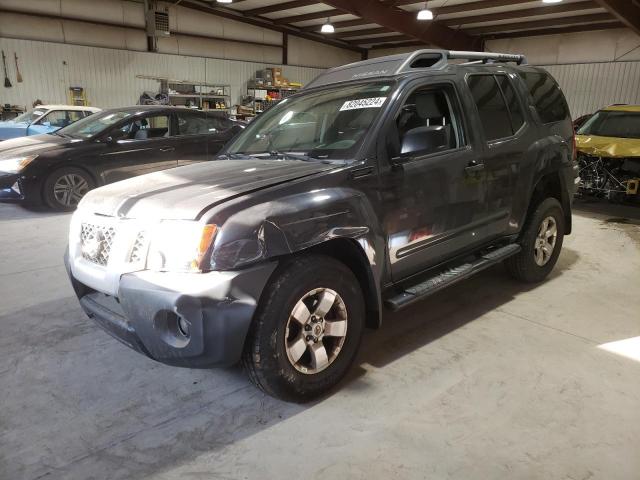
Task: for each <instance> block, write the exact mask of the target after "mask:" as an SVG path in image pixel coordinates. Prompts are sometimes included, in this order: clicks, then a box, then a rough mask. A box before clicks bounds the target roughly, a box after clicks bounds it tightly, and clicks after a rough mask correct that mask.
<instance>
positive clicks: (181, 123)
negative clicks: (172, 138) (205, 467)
mask: <svg viewBox="0 0 640 480" xmlns="http://www.w3.org/2000/svg"><path fill="white" fill-rule="evenodd" d="M233 125H234V124H233V122H232V121H231V120H229V119H227V118H226V117H224V116H223V115H221V114H220V113H219V112H206V113H204V112H189V111H185V112H179V113H178V138H177V142H176V148H177V159H178V165H189V164H190V163H197V162H202V161H204V160H210V159H212V158H213V157H214V156H215V155H216V154H217V153H218V152H219V151H220V150H221V149H222V147H223V146H224V144H225V143H227V142H228V141H229V140H230V139H231V138H232V137H233V136H234V134H235V130H234V129H233V128H232V127H233Z"/></svg>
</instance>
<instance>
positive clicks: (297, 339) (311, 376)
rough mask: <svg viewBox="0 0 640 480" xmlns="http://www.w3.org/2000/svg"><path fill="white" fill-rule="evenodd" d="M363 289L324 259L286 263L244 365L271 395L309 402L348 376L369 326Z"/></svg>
mask: <svg viewBox="0 0 640 480" xmlns="http://www.w3.org/2000/svg"><path fill="white" fill-rule="evenodd" d="M364 312H365V308H364V301H363V298H362V292H361V290H360V284H359V283H358V280H357V278H356V277H355V276H354V274H353V272H352V271H351V270H349V269H348V268H347V267H346V266H345V265H344V264H342V263H341V262H339V261H337V260H335V259H333V258H331V257H327V256H324V255H305V256H298V257H293V258H290V259H285V260H283V262H282V264H281V266H280V267H279V268H278V270H277V271H276V272H275V273H274V276H273V278H272V280H271V281H270V282H269V284H268V285H267V286H266V287H265V290H264V292H263V293H262V298H261V300H260V305H259V306H258V309H257V311H256V314H255V317H254V319H253V323H252V325H251V328H250V331H249V334H248V337H247V341H246V344H245V351H244V354H243V363H244V366H245V368H246V371H247V373H248V374H249V378H250V379H251V381H252V382H253V383H255V384H256V385H257V386H258V387H259V388H261V389H262V390H263V391H265V392H266V393H268V394H270V395H273V396H275V397H279V398H282V399H285V400H291V401H296V402H302V401H308V400H311V399H313V398H316V397H318V396H320V395H322V394H323V393H325V392H327V391H328V390H329V389H331V388H332V387H333V386H334V385H336V384H337V383H338V382H339V381H340V380H341V379H342V378H343V377H344V375H345V374H346V373H347V371H348V370H349V366H350V365H351V363H353V360H354V358H355V356H356V353H357V351H358V346H359V345H360V340H361V338H362V332H363V329H364V323H365V313H364Z"/></svg>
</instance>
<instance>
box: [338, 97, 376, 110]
mask: <svg viewBox="0 0 640 480" xmlns="http://www.w3.org/2000/svg"><path fill="white" fill-rule="evenodd" d="M386 99H387V97H373V98H361V99H359V100H347V101H346V102H344V103H343V104H342V107H340V111H341V112H343V111H345V110H358V109H360V108H380V107H381V106H382V104H383V103H384V101H385V100H386Z"/></svg>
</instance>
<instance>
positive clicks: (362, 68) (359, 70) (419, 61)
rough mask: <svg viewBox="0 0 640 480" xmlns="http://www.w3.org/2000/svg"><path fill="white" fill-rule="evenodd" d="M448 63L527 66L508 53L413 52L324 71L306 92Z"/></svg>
mask: <svg viewBox="0 0 640 480" xmlns="http://www.w3.org/2000/svg"><path fill="white" fill-rule="evenodd" d="M450 60H467V62H465V63H459V64H458V65H473V64H478V63H496V62H502V63H504V62H513V63H516V64H518V65H522V64H526V63H527V59H526V57H525V56H524V55H513V54H510V53H489V52H461V51H455V50H435V49H424V50H416V51H415V52H411V53H402V54H398V55H389V56H387V57H379V58H374V59H371V60H364V61H362V62H355V63H350V64H348V65H343V66H341V67H336V68H332V69H329V70H327V71H326V72H324V73H322V74H320V75H319V76H318V77H316V78H315V79H314V80H312V81H311V82H310V83H309V84H307V87H306V88H311V87H318V86H320V85H329V84H332V83H339V82H346V81H349V80H356V79H358V78H371V77H386V76H391V75H399V74H401V73H407V72H411V71H416V70H418V69H433V70H438V69H442V68H445V67H446V66H447V65H449V64H450V62H449V61H450Z"/></svg>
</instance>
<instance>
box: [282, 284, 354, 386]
mask: <svg viewBox="0 0 640 480" xmlns="http://www.w3.org/2000/svg"><path fill="white" fill-rule="evenodd" d="M346 336H347V306H346V305H345V304H344V301H343V300H342V298H340V295H338V293H337V292H335V291H334V290H331V289H330V288H316V289H314V290H311V291H310V292H308V293H307V294H306V295H305V296H304V297H302V298H301V299H300V300H298V303H296V306H295V307H294V308H293V311H292V312H291V315H289V320H288V321H287V327H286V331H285V348H286V350H287V358H288V359H289V361H290V362H291V365H293V367H294V368H295V369H296V370H298V371H299V372H302V373H305V374H314V373H318V372H321V371H323V370H324V369H325V368H327V367H328V366H329V365H331V364H332V363H333V362H334V361H335V359H336V358H337V357H338V355H339V354H340V350H341V349H342V346H343V345H344V340H345V338H346Z"/></svg>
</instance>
